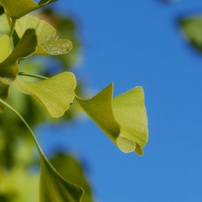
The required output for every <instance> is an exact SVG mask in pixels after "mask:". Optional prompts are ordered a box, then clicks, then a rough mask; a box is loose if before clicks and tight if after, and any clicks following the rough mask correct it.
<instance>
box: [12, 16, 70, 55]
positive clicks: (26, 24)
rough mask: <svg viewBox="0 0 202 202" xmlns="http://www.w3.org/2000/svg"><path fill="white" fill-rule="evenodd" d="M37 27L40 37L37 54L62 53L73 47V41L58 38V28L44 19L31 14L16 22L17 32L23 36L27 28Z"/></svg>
mask: <svg viewBox="0 0 202 202" xmlns="http://www.w3.org/2000/svg"><path fill="white" fill-rule="evenodd" d="M30 28H32V29H35V30H36V34H37V37H38V49H37V51H36V53H35V54H40V55H61V54H66V53H67V52H69V51H70V50H71V49H72V43H71V41H69V40H67V39H58V37H57V36H56V30H55V29H54V28H53V27H52V26H51V25H49V24H48V23H47V22H45V21H44V20H41V19H39V18H37V17H33V16H30V15H26V16H23V17H22V18H20V19H19V20H17V22H16V32H17V34H18V36H19V37H20V38H21V37H22V35H23V34H24V32H25V30H27V29H30Z"/></svg>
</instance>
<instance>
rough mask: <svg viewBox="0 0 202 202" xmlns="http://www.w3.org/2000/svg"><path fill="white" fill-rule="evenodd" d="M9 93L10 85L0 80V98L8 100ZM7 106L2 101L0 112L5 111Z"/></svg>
mask: <svg viewBox="0 0 202 202" xmlns="http://www.w3.org/2000/svg"><path fill="white" fill-rule="evenodd" d="M8 94H9V85H7V84H4V83H2V82H0V99H2V100H4V101H5V100H6V99H7V98H8ZM4 108H5V106H4V105H2V104H1V103H0V113H2V112H3V110H4Z"/></svg>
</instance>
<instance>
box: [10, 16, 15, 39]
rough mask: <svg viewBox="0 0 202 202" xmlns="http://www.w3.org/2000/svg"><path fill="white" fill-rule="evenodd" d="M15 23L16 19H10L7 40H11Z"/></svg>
mask: <svg viewBox="0 0 202 202" xmlns="http://www.w3.org/2000/svg"><path fill="white" fill-rule="evenodd" d="M15 23H16V19H12V22H11V29H10V34H9V38H11V37H12V36H13V32H14V30H15Z"/></svg>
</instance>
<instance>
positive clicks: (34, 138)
mask: <svg viewBox="0 0 202 202" xmlns="http://www.w3.org/2000/svg"><path fill="white" fill-rule="evenodd" d="M0 103H1V104H3V105H4V106H6V107H8V108H9V109H10V110H11V111H12V112H13V113H14V114H16V115H17V116H18V117H19V118H20V119H21V121H22V122H23V123H24V125H25V126H26V128H27V129H28V131H29V132H30V134H31V136H32V139H33V140H34V143H35V144H36V147H37V149H38V151H39V153H40V154H41V155H44V154H43V151H42V150H41V147H40V146H39V143H38V142H37V139H36V137H35V135H34V133H33V131H32V129H31V128H30V126H29V125H28V123H27V122H26V121H25V119H24V118H23V117H22V116H21V115H20V114H19V113H18V112H17V111H16V110H15V109H14V108H13V107H11V106H10V105H9V104H7V103H6V102H4V101H3V100H2V99H0Z"/></svg>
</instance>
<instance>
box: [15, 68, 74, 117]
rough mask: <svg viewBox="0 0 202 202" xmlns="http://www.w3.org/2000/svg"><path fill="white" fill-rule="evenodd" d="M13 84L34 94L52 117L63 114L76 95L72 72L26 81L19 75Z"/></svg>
mask: <svg viewBox="0 0 202 202" xmlns="http://www.w3.org/2000/svg"><path fill="white" fill-rule="evenodd" d="M13 84H14V85H15V86H16V87H17V88H18V90H20V91H21V92H23V93H26V94H30V95H32V96H33V97H34V98H35V99H36V100H37V101H38V102H39V103H40V104H41V105H42V106H43V107H44V108H45V109H46V110H47V111H48V112H49V114H50V115H51V116H52V117H59V116H62V115H63V114H64V112H65V111H66V110H67V109H68V108H69V106H70V104H71V103H72V102H73V99H74V97H75V93H74V90H75V88H76V79H75V76H74V74H73V73H71V72H63V73H61V74H58V75H56V76H53V77H51V78H49V79H47V80H42V81H38V82H29V81H25V80H22V79H21V78H20V77H19V76H18V78H17V79H16V80H15V81H14V82H13Z"/></svg>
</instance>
